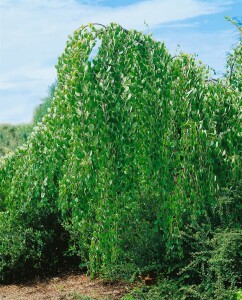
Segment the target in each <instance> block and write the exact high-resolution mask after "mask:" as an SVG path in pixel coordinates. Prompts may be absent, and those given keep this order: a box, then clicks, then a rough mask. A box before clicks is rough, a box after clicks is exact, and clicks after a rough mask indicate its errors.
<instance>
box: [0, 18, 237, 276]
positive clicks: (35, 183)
mask: <svg viewBox="0 0 242 300" xmlns="http://www.w3.org/2000/svg"><path fill="white" fill-rule="evenodd" d="M96 45H99V47H98V50H97V54H96V55H95V56H94V57H93V56H92V53H93V49H96V48H95V47H96ZM57 72H58V85H57V88H56V89H55V93H54V97H53V101H52V103H51V106H50V108H49V109H48V114H47V115H45V116H44V117H43V119H42V122H41V123H39V124H38V125H37V126H36V127H35V128H34V131H33V133H32V134H31V136H30V138H29V140H28V142H27V143H26V144H25V145H24V146H23V147H21V148H19V149H18V150H16V152H15V153H14V154H12V155H10V156H9V157H7V158H5V159H4V160H2V162H1V164H0V182H1V190H0V208H1V213H0V236H1V239H0V274H1V276H2V279H3V280H5V279H6V278H11V276H13V274H23V273H25V271H26V270H29V269H31V268H32V269H33V268H35V269H36V270H38V271H39V270H42V269H43V268H47V267H48V266H50V267H51V268H52V267H53V265H58V264H60V263H61V261H62V260H63V259H64V254H65V255H69V256H73V257H76V258H78V260H79V263H80V265H81V266H85V267H86V268H87V269H88V270H89V273H90V274H91V275H92V276H97V275H102V276H109V277H112V278H114V277H115V278H117V277H120V276H121V277H123V276H127V277H131V276H132V275H135V274H138V273H157V272H161V271H162V272H166V273H167V274H176V273H177V272H178V271H179V270H180V269H181V268H183V267H184V266H185V265H186V263H189V258H190V257H189V256H190V253H191V251H193V245H194V241H190V242H189V239H187V240H186V239H184V236H185V234H186V233H188V232H189V233H191V235H193V234H196V232H200V231H201V228H202V229H203V230H204V231H205V233H206V232H209V231H211V230H213V229H215V228H217V227H220V228H228V227H230V228H239V226H240V220H239V209H240V208H239V203H238V202H237V203H235V202H233V203H234V204H235V205H231V202H229V201H224V199H225V198H224V193H227V194H228V193H231V194H230V195H232V194H233V193H234V195H238V190H239V187H238V184H237V183H238V182H239V179H240V178H241V159H240V154H241V146H240V145H241V141H240V138H241V136H240V133H239V132H240V125H241V124H240V112H239V110H240V100H241V94H240V93H239V90H238V89H236V88H234V87H233V86H232V85H230V84H229V83H228V84H224V81H223V80H218V81H217V82H216V83H215V82H214V81H212V80H210V76H211V75H210V72H209V69H208V68H207V67H205V66H204V65H202V64H199V63H197V62H196V60H195V59H194V58H193V57H192V56H190V55H186V54H184V53H181V54H180V55H177V56H175V57H174V56H172V55H171V54H169V52H168V51H167V49H166V47H165V45H164V43H161V42H157V41H155V40H153V38H152V37H151V36H147V35H143V34H142V33H140V32H137V31H135V30H129V31H128V30H125V29H123V28H122V27H121V26H119V25H117V24H110V25H109V26H103V25H101V26H100V24H99V25H98V24H89V25H88V26H82V27H81V28H79V29H77V30H76V31H75V32H74V34H73V36H70V37H69V39H68V41H67V44H66V48H65V51H64V53H63V54H62V55H61V56H60V57H59V59H58V65H57ZM227 194H226V195H227ZM231 197H233V196H231ZM236 197H237V196H236ZM226 199H227V198H226ZM16 270H17V271H18V273H16Z"/></svg>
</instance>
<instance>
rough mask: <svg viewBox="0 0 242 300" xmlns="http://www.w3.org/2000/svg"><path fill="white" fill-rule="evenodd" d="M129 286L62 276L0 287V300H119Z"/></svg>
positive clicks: (83, 276)
mask: <svg viewBox="0 0 242 300" xmlns="http://www.w3.org/2000/svg"><path fill="white" fill-rule="evenodd" d="M129 290H131V286H130V285H128V284H126V283H122V282H117V283H112V282H107V281H103V280H101V279H95V280H91V279H90V278H88V277H87V276H86V275H83V274H79V275H73V274H72V275H63V276H59V277H53V278H51V279H45V280H43V281H35V282H31V283H26V284H10V285H0V300H15V299H16V300H26V299H27V300H47V299H48V300H49V299H51V300H72V299H73V300H77V299H81V300H94V299H95V300H100V299H103V300H104V299H105V300H107V299H108V300H119V299H121V298H122V296H124V295H125V294H126V293H127V292H128V291H129Z"/></svg>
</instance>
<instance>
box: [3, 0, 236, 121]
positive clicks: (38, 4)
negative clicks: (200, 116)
mask: <svg viewBox="0 0 242 300" xmlns="http://www.w3.org/2000/svg"><path fill="white" fill-rule="evenodd" d="M241 14H242V1H241V0H223V1H220V0H204V1H203V0H143V1H139V0H117V1H115V0H113V1H109V0H94V1H91V0H83V1H82V0H0V123H15V124H16V123H23V122H30V121H31V119H32V115H33V110H34V108H35V107H36V106H37V105H38V104H40V103H41V99H42V98H43V97H45V96H46V94H47V91H48V86H49V85H51V83H52V82H54V81H55V79H56V77H57V75H56V70H55V64H56V63H57V58H58V56H59V55H60V54H61V53H62V52H63V50H64V47H65V43H66V40H67V36H68V35H69V34H72V32H73V31H74V29H76V28H78V27H80V26H81V25H82V24H87V23H89V22H99V23H102V24H108V23H110V22H116V23H119V24H120V25H122V26H123V27H125V28H127V29H129V28H133V29H137V30H141V31H143V32H144V33H152V34H153V36H154V38H155V39H156V40H160V41H164V42H165V43H166V45H167V48H168V49H169V50H170V51H171V52H172V53H174V51H175V50H176V49H177V45H180V48H179V49H180V50H182V51H183V52H186V53H193V54H194V53H196V54H197V55H198V58H199V59H201V60H202V61H203V62H204V63H205V64H208V65H209V66H211V67H212V68H214V69H215V70H216V71H217V73H218V75H221V74H222V73H223V72H224V65H225V60H226V53H227V52H228V51H230V50H231V47H232V45H233V44H235V43H236V41H237V39H238V34H237V32H236V30H235V28H233V26H232V25H231V24H230V23H228V22H226V21H225V19H224V16H231V17H240V16H241ZM144 22H146V23H147V24H148V27H147V26H146V25H145V24H144Z"/></svg>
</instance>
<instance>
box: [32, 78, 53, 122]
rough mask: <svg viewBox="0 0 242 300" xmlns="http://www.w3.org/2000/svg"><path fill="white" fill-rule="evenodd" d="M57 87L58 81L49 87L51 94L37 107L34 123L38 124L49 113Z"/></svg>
mask: <svg viewBox="0 0 242 300" xmlns="http://www.w3.org/2000/svg"><path fill="white" fill-rule="evenodd" d="M56 87H57V82H55V83H53V84H52V85H51V86H50V87H49V95H48V96H47V97H45V98H44V99H43V100H42V103H41V104H40V105H39V106H38V107H37V108H36V109H35V111H34V116H33V124H34V125H37V124H38V122H41V121H42V119H43V117H44V116H45V115H46V114H47V113H48V109H49V108H50V106H51V102H52V100H53V98H54V93H55V89H56Z"/></svg>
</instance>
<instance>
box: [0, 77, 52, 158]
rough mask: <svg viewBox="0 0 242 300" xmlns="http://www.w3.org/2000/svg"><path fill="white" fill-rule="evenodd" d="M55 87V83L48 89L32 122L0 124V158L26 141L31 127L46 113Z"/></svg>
mask: <svg viewBox="0 0 242 300" xmlns="http://www.w3.org/2000/svg"><path fill="white" fill-rule="evenodd" d="M56 85H57V84H56V82H55V83H53V84H52V85H51V86H50V87H49V92H48V95H47V96H46V97H45V98H43V99H42V103H41V104H40V105H39V106H38V107H37V108H36V109H35V111H34V114H33V121H32V122H31V123H30V124H19V125H13V124H0V157H1V156H4V155H5V154H7V153H9V152H11V151H14V150H15V149H16V148H17V147H19V146H21V145H23V144H24V143H25V142H26V141H27V139H28V137H29V135H30V133H31V132H32V130H33V127H34V126H36V125H37V124H38V122H40V121H41V120H42V118H43V116H44V115H45V114H46V113H47V110H48V108H49V107H50V105H51V101H52V99H53V96H54V91H55V88H56Z"/></svg>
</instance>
